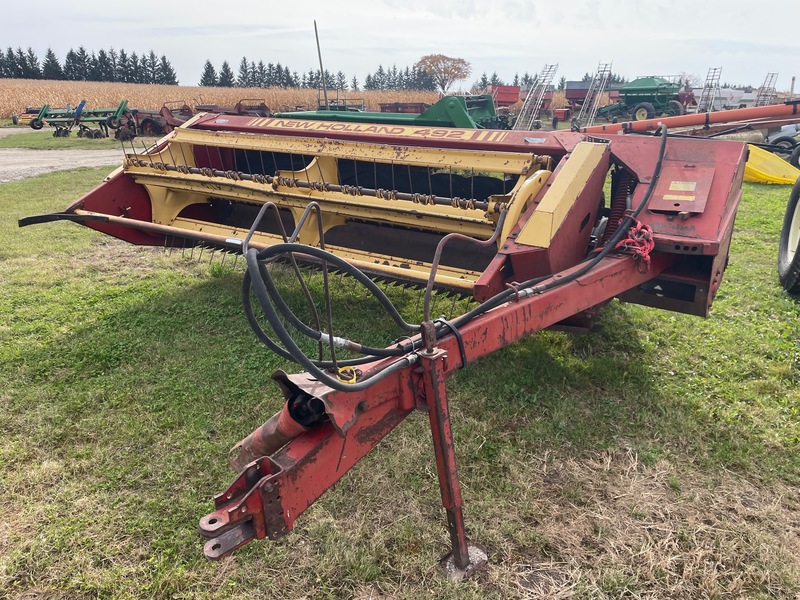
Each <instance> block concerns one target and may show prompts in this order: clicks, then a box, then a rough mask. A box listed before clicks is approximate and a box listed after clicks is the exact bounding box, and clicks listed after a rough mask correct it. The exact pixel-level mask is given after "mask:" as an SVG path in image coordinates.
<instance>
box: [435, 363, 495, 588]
mask: <svg viewBox="0 0 800 600" xmlns="http://www.w3.org/2000/svg"><path fill="white" fill-rule="evenodd" d="M420 359H421V364H422V368H423V378H424V387H425V399H426V401H427V404H428V418H429V420H430V424H431V435H432V436H433V448H434V451H435V453H436V470H437V472H438V474H439V487H440V488H441V492H442V505H443V506H444V509H445V511H446V513H447V529H448V531H449V533H450V543H451V545H452V551H451V552H450V553H449V554H447V555H446V556H445V557H444V558H442V560H441V563H440V564H441V566H442V568H443V569H444V570H445V572H446V573H447V576H448V577H450V578H451V579H454V580H461V579H464V578H466V577H469V576H470V575H472V573H474V572H475V570H476V569H478V568H479V567H481V566H483V565H485V564H486V562H487V556H486V552H484V551H483V550H482V549H481V548H479V547H478V546H470V545H469V543H468V541H467V534H466V531H465V529H464V515H463V512H462V510H461V504H462V501H461V485H460V484H459V481H458V468H457V466H456V453H455V448H454V446H453V434H452V431H451V428H450V411H449V409H448V406H447V392H446V388H445V377H444V373H445V371H446V369H445V366H444V361H445V360H446V359H447V353H446V352H444V351H442V350H434V351H433V352H432V353H431V354H426V353H424V352H423V353H421V354H420Z"/></svg>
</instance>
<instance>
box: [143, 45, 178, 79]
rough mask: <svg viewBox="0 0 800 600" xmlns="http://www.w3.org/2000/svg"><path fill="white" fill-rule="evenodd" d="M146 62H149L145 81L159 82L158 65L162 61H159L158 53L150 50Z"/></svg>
mask: <svg viewBox="0 0 800 600" xmlns="http://www.w3.org/2000/svg"><path fill="white" fill-rule="evenodd" d="M146 64H147V69H146V71H145V72H146V78H145V83H158V79H159V72H158V67H159V64H160V63H159V61H158V57H157V56H156V53H155V52H153V51H152V50H150V52H148V53H147V63H146ZM173 75H174V73H173Z"/></svg>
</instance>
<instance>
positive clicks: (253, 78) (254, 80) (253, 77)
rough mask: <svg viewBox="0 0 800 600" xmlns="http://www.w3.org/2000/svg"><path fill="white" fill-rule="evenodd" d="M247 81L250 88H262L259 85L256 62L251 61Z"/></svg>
mask: <svg viewBox="0 0 800 600" xmlns="http://www.w3.org/2000/svg"><path fill="white" fill-rule="evenodd" d="M247 81H248V87H261V86H260V85H259V83H258V69H257V68H256V61H254V60H251V61H250V65H249V66H248V67H247Z"/></svg>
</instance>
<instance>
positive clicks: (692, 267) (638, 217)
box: [21, 114, 747, 577]
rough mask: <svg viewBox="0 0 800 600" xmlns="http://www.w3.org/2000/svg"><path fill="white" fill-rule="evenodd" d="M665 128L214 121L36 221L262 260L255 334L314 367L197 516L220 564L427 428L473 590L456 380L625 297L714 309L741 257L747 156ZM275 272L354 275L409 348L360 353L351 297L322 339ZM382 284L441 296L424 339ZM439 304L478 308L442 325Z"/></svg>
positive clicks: (251, 279)
mask: <svg viewBox="0 0 800 600" xmlns="http://www.w3.org/2000/svg"><path fill="white" fill-rule="evenodd" d="M658 133H659V135H657V136H640V137H636V136H623V135H602V134H600V135H598V134H588V135H587V134H583V133H576V132H568V131H562V132H550V133H544V132H541V131H537V132H525V131H500V130H485V129H447V128H431V127H414V126H405V125H397V124H368V123H343V122H324V121H303V120H293V119H285V118H275V117H263V118H262V117H250V116H235V115H217V114H204V115H198V116H196V117H194V118H193V119H192V120H190V121H189V122H187V123H186V124H185V125H183V126H181V127H179V128H177V129H175V130H174V131H173V132H171V133H170V134H168V135H167V136H166V137H164V138H163V139H161V140H160V141H159V142H157V143H156V144H155V145H154V146H153V147H152V148H150V149H148V150H146V151H141V152H137V151H135V150H134V149H133V148H132V147H131V148H130V151H129V152H127V153H126V156H125V159H124V164H123V166H122V167H120V168H119V169H117V170H116V171H115V172H113V173H112V174H111V175H109V176H108V177H107V178H106V180H105V181H104V182H103V183H102V184H101V185H99V186H98V187H97V188H95V189H94V190H93V191H91V192H89V193H88V194H87V195H85V196H84V197H82V198H80V199H79V200H77V201H76V202H74V203H73V204H71V205H70V206H69V207H67V209H66V210H65V211H64V212H63V213H57V214H51V215H42V216H39V217H31V218H28V219H24V220H23V221H22V222H21V224H22V225H27V224H31V223H37V222H47V221H54V220H69V221H74V222H77V223H80V224H82V225H85V226H87V227H90V228H93V229H96V230H98V231H101V232H104V233H106V234H108V235H112V236H115V237H118V238H121V239H123V240H127V241H129V242H131V243H134V244H145V245H158V246H168V247H173V246H177V247H186V246H197V245H203V246H211V247H215V248H218V249H222V250H225V251H228V252H232V253H237V254H243V255H244V257H245V258H246V263H247V272H246V274H245V282H244V289H243V298H244V299H245V312H246V314H247V317H248V320H249V322H250V324H251V326H252V327H253V329H254V331H255V332H256V335H257V337H258V338H259V339H260V340H261V341H262V342H263V343H265V344H266V345H267V346H268V347H269V348H270V350H271V351H274V352H276V353H278V354H280V355H281V356H284V357H286V358H288V359H291V360H293V361H295V362H297V363H298V364H299V365H301V367H302V368H303V369H305V372H303V373H299V374H294V375H290V374H286V373H284V372H282V371H279V372H276V373H275V374H274V375H273V376H272V377H273V379H274V380H275V381H276V383H277V385H278V386H279V388H280V390H281V392H282V393H283V395H284V397H285V401H286V402H285V405H284V407H283V409H282V410H281V411H280V412H278V413H277V414H275V415H273V416H272V417H270V418H269V419H268V420H267V421H266V423H265V424H264V425H263V426H261V427H260V428H258V429H257V430H256V431H254V432H252V433H251V434H250V435H248V436H247V437H245V438H244V439H243V440H242V441H241V442H239V443H238V444H236V445H235V446H234V448H233V450H232V453H231V458H230V460H231V465H232V466H233V467H234V468H235V470H236V472H237V473H238V475H237V476H236V477H235V479H234V481H233V483H232V484H231V485H229V486H228V487H227V488H226V489H225V490H224V491H223V492H222V493H220V494H219V495H218V496H217V497H216V498H215V499H214V503H215V508H214V510H213V512H211V513H210V514H208V515H207V516H205V517H203V518H202V519H201V520H200V532H201V533H202V535H203V536H205V537H206V538H208V541H207V542H206V544H205V554H206V556H208V557H209V558H213V559H217V558H220V557H223V556H225V555H227V554H229V553H231V552H233V551H234V550H235V549H236V548H238V547H240V546H242V545H243V544H246V543H247V542H249V541H251V540H253V539H260V538H264V537H269V538H270V539H277V538H280V537H282V536H284V535H286V534H287V533H288V532H289V531H291V529H292V527H293V525H294V523H295V521H296V519H297V518H298V517H299V516H300V515H301V514H302V513H303V512H304V511H305V510H306V509H307V508H308V507H309V506H310V505H311V504H312V503H313V502H314V501H315V500H316V499H317V498H319V497H320V496H321V495H322V494H323V493H324V492H325V491H326V490H327V489H328V488H330V487H331V486H333V485H334V484H335V483H336V482H337V481H338V480H339V479H340V478H342V477H343V476H344V475H345V473H346V472H347V471H348V470H349V469H350V468H351V467H353V465H355V464H356V463H357V462H358V461H359V460H360V459H361V458H362V457H363V456H365V455H366V454H367V453H368V452H369V451H370V450H371V449H372V448H374V447H375V446H376V445H377V444H378V443H379V442H380V441H381V439H382V438H383V437H384V436H386V435H387V434H389V433H390V432H391V431H392V430H393V429H394V428H395V427H397V426H398V425H399V424H400V423H401V422H402V421H403V420H404V419H405V418H406V417H408V416H409V415H411V414H412V413H414V412H416V411H421V412H423V413H426V414H427V417H428V419H429V421H430V428H431V433H432V439H433V447H434V451H435V456H436V466H437V471H438V477H439V483H440V487H441V495H442V502H443V504H444V508H445V510H446V514H447V527H448V530H449V534H450V540H451V543H452V552H450V553H449V554H448V556H446V557H445V558H444V559H443V565H444V566H445V567H446V568H447V572H448V573H449V574H450V575H452V576H454V577H463V576H466V575H469V574H470V573H471V572H473V571H474V570H475V568H476V567H478V566H479V565H480V564H482V563H483V562H484V561H485V560H486V555H485V553H483V552H482V551H481V549H480V547H479V546H477V545H473V544H471V543H470V542H469V541H468V539H467V535H466V532H465V526H464V519H463V516H462V507H461V504H462V503H461V492H460V487H459V479H458V474H457V468H456V449H455V447H454V444H453V437H452V434H451V427H450V413H449V410H448V400H447V393H446V380H447V377H448V376H449V375H450V374H452V373H453V372H454V371H456V370H457V369H462V368H465V367H467V366H468V365H469V363H471V362H473V361H474V360H476V359H477V358H479V357H481V356H484V355H486V354H489V353H491V352H494V351H496V350H498V349H500V348H503V347H505V346H508V345H510V344H513V343H514V342H515V341H516V340H519V339H521V338H523V337H525V336H528V335H531V334H533V333H535V332H537V331H539V330H542V329H545V328H551V327H567V328H570V329H584V330H585V329H588V328H591V327H592V325H593V323H594V322H595V318H596V316H597V310H598V308H599V307H601V306H603V305H604V304H606V303H608V302H609V301H610V300H612V299H613V298H619V299H620V300H622V301H625V302H634V303H639V304H644V305H647V306H652V307H657V308H663V309H666V310H672V311H678V312H683V313H689V314H693V315H699V316H705V315H707V314H708V311H709V308H710V306H711V303H712V300H713V299H714V296H715V294H716V292H717V289H718V287H719V285H720V282H721V280H722V275H723V272H724V270H725V267H726V264H727V260H728V248H729V244H730V240H731V234H732V232H733V224H734V218H735V215H736V210H737V206H738V203H739V200H740V197H741V193H742V192H741V183H742V177H743V174H744V167H745V160H746V158H747V146H746V145H745V144H743V143H739V142H732V141H710V140H706V139H684V138H671V137H669V136H668V134H667V130H666V128H664V127H662V128H661V129H660V131H659V132H658ZM609 181H610V188H606V186H607V185H608V182H609ZM604 188H605V189H606V191H605V192H604ZM609 190H610V191H609ZM276 261H282V262H283V263H284V264H287V265H289V266H290V267H291V268H292V269H294V268H295V267H296V266H298V265H299V266H303V265H306V266H309V267H312V268H314V269H316V270H321V271H322V273H323V276H324V279H325V281H327V275H328V273H329V272H331V271H335V272H338V273H341V274H344V275H346V276H347V277H349V278H350V279H351V280H352V282H353V285H356V284H358V285H362V286H364V287H365V288H366V289H367V290H369V292H370V293H371V294H373V295H374V296H375V297H376V298H377V299H378V301H379V302H380V303H381V304H382V305H383V307H384V309H385V310H386V313H387V316H388V318H390V319H392V320H394V321H395V322H396V323H397V324H398V325H399V326H400V327H401V328H402V329H403V330H404V331H405V336H404V337H402V338H400V339H399V340H394V341H391V340H386V343H385V344H384V345H383V346H380V347H370V346H367V345H365V344H363V343H360V342H359V341H356V340H351V339H349V338H348V337H347V335H346V332H341V331H336V330H335V327H334V325H333V323H331V321H330V317H329V315H330V313H331V311H330V302H335V301H336V299H335V298H331V297H330V294H327V293H326V301H327V303H328V306H327V309H326V310H325V311H322V310H321V311H320V314H321V315H323V316H322V318H321V322H322V324H321V325H320V324H313V323H312V324H308V323H306V322H304V321H303V320H302V319H301V318H299V317H298V316H297V315H296V314H295V313H294V312H292V310H291V309H290V307H289V304H288V303H287V302H286V301H285V299H284V298H283V297H282V295H281V290H280V289H279V286H278V284H276V281H275V280H274V279H273V277H272V273H271V268H270V264H271V263H274V262H276ZM285 268H289V267H285ZM297 273H298V276H299V270H298V271H297ZM373 278H375V279H380V280H383V281H391V282H403V283H405V284H411V285H415V286H419V287H420V288H424V289H425V296H424V318H423V319H422V320H421V322H413V323H412V322H406V321H405V320H404V319H403V317H402V316H401V315H400V314H399V313H398V311H397V310H396V308H395V307H394V306H393V305H392V303H391V301H390V300H389V298H388V297H387V295H386V294H385V293H384V291H383V290H382V288H381V287H380V286H379V285H376V283H374V281H373ZM437 291H447V292H451V293H457V294H460V295H463V296H470V297H472V298H474V299H475V300H476V303H475V304H474V305H473V306H474V307H473V308H471V309H469V310H468V311H467V312H465V314H462V315H460V316H457V317H455V318H451V319H449V320H445V319H444V318H437V317H436V316H435V315H434V314H432V310H431V308H430V304H431V302H430V300H431V296H432V294H433V293H435V292H437ZM326 292H327V286H326ZM253 297H255V298H257V304H258V307H259V308H260V309H261V311H263V318H260V317H259V318H256V316H255V310H254V307H253V306H252V304H253V302H252V301H251V298H253ZM325 315H328V317H327V318H326V317H325ZM259 319H260V320H259ZM264 320H266V322H268V323H269V325H270V328H271V330H272V331H271V332H269V333H268V332H267V331H265V330H264V328H263V324H264V322H265V321H264ZM298 337H299V338H307V339H310V340H311V341H313V342H315V343H316V342H319V343H320V344H321V347H322V348H324V349H325V352H324V355H323V356H319V355H314V356H308V355H306V354H305V353H304V352H303V351H302V350H301V344H299V343H298V342H297V339H298ZM356 355H358V356H356ZM366 501H369V500H368V499H367V500H366Z"/></svg>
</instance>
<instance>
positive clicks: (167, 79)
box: [156, 54, 178, 85]
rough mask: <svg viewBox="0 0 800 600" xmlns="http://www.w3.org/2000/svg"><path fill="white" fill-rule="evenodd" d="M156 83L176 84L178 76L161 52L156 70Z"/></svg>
mask: <svg viewBox="0 0 800 600" xmlns="http://www.w3.org/2000/svg"><path fill="white" fill-rule="evenodd" d="M156 83H159V84H161V85H178V77H177V75H176V74H175V69H173V68H172V65H171V64H170V62H169V61H168V60H167V57H166V56H164V55H163V54H162V55H161V58H160V59H159V61H158V68H157V72H156Z"/></svg>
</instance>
